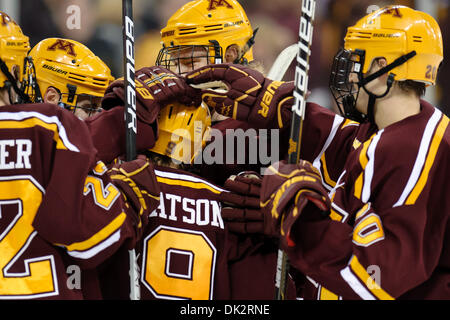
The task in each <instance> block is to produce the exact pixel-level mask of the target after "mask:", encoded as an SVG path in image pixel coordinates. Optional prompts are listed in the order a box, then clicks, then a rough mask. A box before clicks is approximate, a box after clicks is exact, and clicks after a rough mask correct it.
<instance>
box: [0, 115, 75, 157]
mask: <svg viewBox="0 0 450 320" xmlns="http://www.w3.org/2000/svg"><path fill="white" fill-rule="evenodd" d="M36 126H39V127H42V128H45V129H47V130H49V131H52V132H53V140H55V142H56V148H57V149H62V150H72V151H79V150H78V148H76V147H75V146H73V147H74V148H75V149H74V148H71V144H70V142H69V143H67V142H68V141H63V140H65V139H63V137H61V136H60V133H59V130H58V128H59V127H58V125H57V124H56V123H47V122H45V121H43V120H41V119H38V118H28V119H24V120H1V119H0V128H1V129H23V128H33V127H36Z"/></svg>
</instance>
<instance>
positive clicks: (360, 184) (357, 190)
mask: <svg viewBox="0 0 450 320" xmlns="http://www.w3.org/2000/svg"><path fill="white" fill-rule="evenodd" d="M363 179H364V178H363V174H362V173H361V174H360V175H359V177H358V178H357V179H356V181H355V191H354V192H353V195H354V196H355V197H356V198H357V199H361V195H362V187H363Z"/></svg>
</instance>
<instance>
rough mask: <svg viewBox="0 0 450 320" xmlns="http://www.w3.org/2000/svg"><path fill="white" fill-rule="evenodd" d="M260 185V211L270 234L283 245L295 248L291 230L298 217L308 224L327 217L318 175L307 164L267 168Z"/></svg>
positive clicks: (327, 201) (326, 199)
mask: <svg viewBox="0 0 450 320" xmlns="http://www.w3.org/2000/svg"><path fill="white" fill-rule="evenodd" d="M266 172H267V173H268V174H265V175H264V177H263V180H262V184H261V208H262V210H263V212H264V215H265V217H266V219H269V220H270V221H271V223H270V227H271V229H272V232H274V233H277V234H279V235H280V238H281V241H282V243H283V244H284V245H287V246H289V247H293V246H295V242H294V241H293V237H292V235H291V228H292V226H293V224H294V223H295V222H296V221H297V219H298V218H299V217H300V215H307V217H308V220H316V219H323V217H326V216H328V215H329V210H330V207H331V202H330V199H329V197H328V194H327V191H326V190H325V188H324V187H323V185H322V181H321V178H320V173H319V171H318V170H317V169H316V168H314V167H313V165H312V164H311V163H310V162H308V161H304V160H301V161H300V163H298V164H287V163H286V161H280V162H277V163H275V164H274V165H272V166H270V167H269V168H268V169H267V171H266Z"/></svg>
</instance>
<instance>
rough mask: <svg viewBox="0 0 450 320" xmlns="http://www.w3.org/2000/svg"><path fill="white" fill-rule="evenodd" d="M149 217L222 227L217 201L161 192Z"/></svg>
mask: <svg viewBox="0 0 450 320" xmlns="http://www.w3.org/2000/svg"><path fill="white" fill-rule="evenodd" d="M180 213H181V214H180ZM149 217H159V218H162V219H168V220H172V221H182V222H184V223H187V224H195V225H198V226H206V225H211V226H213V227H217V228H220V229H223V228H224V226H223V220H222V216H221V215H220V204H219V202H218V201H215V200H208V199H191V198H187V197H181V196H179V195H176V194H170V193H165V194H164V193H162V192H161V194H160V204H159V206H158V208H157V209H156V210H154V211H153V212H152V213H151V214H150V216H149Z"/></svg>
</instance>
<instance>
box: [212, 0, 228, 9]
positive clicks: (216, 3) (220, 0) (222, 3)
mask: <svg viewBox="0 0 450 320" xmlns="http://www.w3.org/2000/svg"><path fill="white" fill-rule="evenodd" d="M217 7H227V8H229V9H233V7H232V6H231V5H230V4H229V3H228V2H227V1H226V0H209V6H208V11H211V10H215V9H217Z"/></svg>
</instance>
